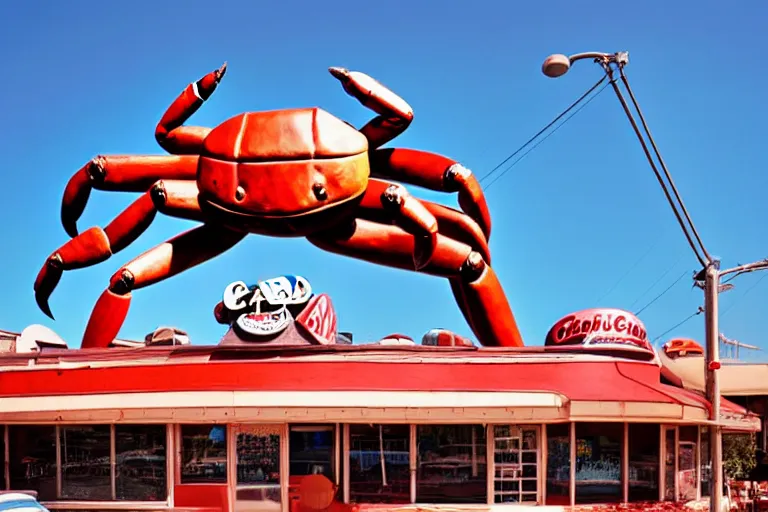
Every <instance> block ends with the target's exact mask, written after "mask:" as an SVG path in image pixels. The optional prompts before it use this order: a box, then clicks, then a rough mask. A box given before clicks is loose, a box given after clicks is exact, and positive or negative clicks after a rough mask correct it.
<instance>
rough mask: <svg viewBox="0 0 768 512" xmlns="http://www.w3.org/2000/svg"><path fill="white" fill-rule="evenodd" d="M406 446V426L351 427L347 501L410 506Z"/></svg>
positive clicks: (408, 455) (408, 458) (409, 476)
mask: <svg viewBox="0 0 768 512" xmlns="http://www.w3.org/2000/svg"><path fill="white" fill-rule="evenodd" d="M409 446H410V426H409V425H350V426H349V497H350V500H351V501H352V502H357V503H410V500H411V473H410V470H409V467H410V465H409V464H410V449H409Z"/></svg>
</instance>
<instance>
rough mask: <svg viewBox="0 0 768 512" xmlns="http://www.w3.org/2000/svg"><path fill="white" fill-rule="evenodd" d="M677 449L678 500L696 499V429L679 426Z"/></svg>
mask: <svg viewBox="0 0 768 512" xmlns="http://www.w3.org/2000/svg"><path fill="white" fill-rule="evenodd" d="M678 428H679V430H680V433H679V434H678V435H679V438H680V442H679V444H678V447H677V457H678V461H677V471H678V476H677V478H678V485H679V486H680V493H679V494H680V495H679V496H678V499H679V500H684V501H689V500H695V499H696V486H697V485H698V484H697V482H696V448H697V443H698V439H697V438H698V427H694V426H681V427H678Z"/></svg>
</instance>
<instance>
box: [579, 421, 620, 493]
mask: <svg viewBox="0 0 768 512" xmlns="http://www.w3.org/2000/svg"><path fill="white" fill-rule="evenodd" d="M623 439H624V424H623V423H576V503H617V502H621V501H622V500H623V494H624V492H623V486H622V483H621V453H622V442H623Z"/></svg>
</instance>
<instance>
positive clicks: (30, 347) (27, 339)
mask: <svg viewBox="0 0 768 512" xmlns="http://www.w3.org/2000/svg"><path fill="white" fill-rule="evenodd" d="M44 348H58V349H67V348H69V347H67V342H66V341H64V340H63V339H61V337H59V335H58V334H56V333H55V332H53V331H52V330H51V329H49V328H48V327H46V326H44V325H39V324H32V325H30V326H28V327H26V328H25V329H24V330H23V331H21V334H20V335H19V337H18V339H17V340H16V350H15V352H16V353H17V354H24V353H26V354H30V353H34V352H40V351H42V350H43V349H44Z"/></svg>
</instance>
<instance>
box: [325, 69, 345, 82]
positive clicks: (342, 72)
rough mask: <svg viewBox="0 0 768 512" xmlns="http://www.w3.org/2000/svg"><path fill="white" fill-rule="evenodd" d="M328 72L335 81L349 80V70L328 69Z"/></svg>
mask: <svg viewBox="0 0 768 512" xmlns="http://www.w3.org/2000/svg"><path fill="white" fill-rule="evenodd" d="M328 71H329V72H330V73H331V74H332V75H333V76H334V77H335V78H337V79H339V80H341V81H342V82H344V81H346V80H349V70H348V69H346V68H340V67H335V66H334V67H330V68H328Z"/></svg>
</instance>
